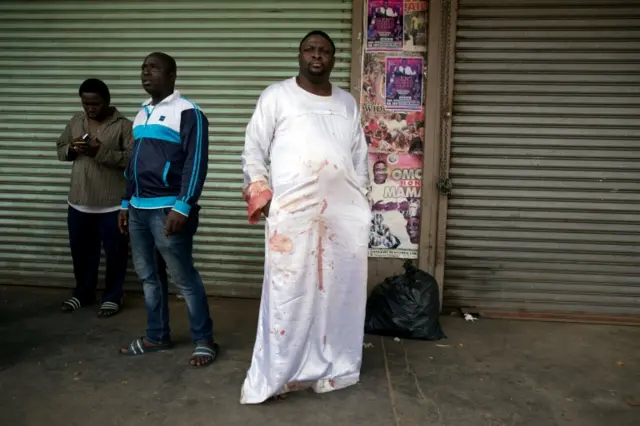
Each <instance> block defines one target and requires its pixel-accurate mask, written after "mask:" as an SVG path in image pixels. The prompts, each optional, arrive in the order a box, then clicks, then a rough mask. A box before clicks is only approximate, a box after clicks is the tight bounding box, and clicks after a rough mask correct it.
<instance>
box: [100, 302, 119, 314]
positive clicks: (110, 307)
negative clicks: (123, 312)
mask: <svg viewBox="0 0 640 426" xmlns="http://www.w3.org/2000/svg"><path fill="white" fill-rule="evenodd" d="M120 307H121V305H119V304H117V303H115V302H103V303H102V305H100V309H99V310H98V317H99V318H109V317H112V316H114V315H115V314H117V313H118V312H120Z"/></svg>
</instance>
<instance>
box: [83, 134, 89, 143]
mask: <svg viewBox="0 0 640 426" xmlns="http://www.w3.org/2000/svg"><path fill="white" fill-rule="evenodd" d="M82 140H83V141H84V143H91V136H89V133H86V134H85V135H84V136H83V137H82Z"/></svg>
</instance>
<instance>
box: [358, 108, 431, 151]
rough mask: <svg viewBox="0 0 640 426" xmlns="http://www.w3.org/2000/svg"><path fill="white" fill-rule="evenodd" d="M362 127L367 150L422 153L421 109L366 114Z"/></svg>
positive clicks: (422, 115)
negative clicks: (407, 111)
mask: <svg viewBox="0 0 640 426" xmlns="http://www.w3.org/2000/svg"><path fill="white" fill-rule="evenodd" d="M362 128H363V130H364V135H365V138H366V139H367V145H368V147H369V152H373V153H387V154H392V153H395V154H408V153H412V154H422V150H423V146H424V114H423V113H422V111H416V112H409V113H405V112H393V113H389V114H384V115H367V116H366V117H364V118H363V123H362Z"/></svg>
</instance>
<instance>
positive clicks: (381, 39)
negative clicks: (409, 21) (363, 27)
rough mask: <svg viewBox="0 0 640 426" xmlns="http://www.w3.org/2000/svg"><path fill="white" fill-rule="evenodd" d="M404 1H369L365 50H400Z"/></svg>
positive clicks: (402, 39)
mask: <svg viewBox="0 0 640 426" xmlns="http://www.w3.org/2000/svg"><path fill="white" fill-rule="evenodd" d="M403 45H404V0H369V1H368V6H367V50H402V46H403Z"/></svg>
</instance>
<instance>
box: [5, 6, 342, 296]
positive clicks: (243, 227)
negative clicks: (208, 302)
mask: <svg viewBox="0 0 640 426" xmlns="http://www.w3.org/2000/svg"><path fill="white" fill-rule="evenodd" d="M312 29H322V30H325V31H327V32H328V33H329V34H330V35H331V36H332V37H333V38H334V41H335V42H336V45H337V49H338V53H337V57H338V61H337V64H336V69H335V71H334V74H333V81H334V83H336V84H338V85H339V86H341V87H344V88H348V87H349V75H350V65H351V64H350V61H351V51H350V50H351V1H350V0H319V1H313V2H303V1H297V0H289V1H272V0H237V1H231V2H230V1H222V0H212V1H207V0H202V1H191V2H177V1H171V2H164V1H163V2H160V1H155V2H151V3H150V2H130V1H126V2H114V1H110V2H88V1H74V2H58V1H46V2H43V1H31V2H19V1H4V2H1V3H0V112H1V114H2V117H1V118H0V150H1V155H0V281H1V282H18V283H22V284H40V285H67V286H68V285H72V284H73V279H72V273H71V266H70V265H71V259H70V256H69V250H68V243H67V231H66V204H65V200H66V193H67V189H68V174H69V170H70V169H69V165H67V164H61V163H59V162H57V159H56V156H55V141H56V139H57V137H58V135H59V134H60V133H61V132H62V129H63V128H64V126H65V124H66V123H67V121H68V120H69V118H70V117H71V115H72V114H73V113H75V112H77V111H79V110H80V108H81V107H80V104H79V101H78V98H77V89H78V86H79V85H80V83H81V82H82V81H83V80H84V79H85V78H88V77H97V78H101V79H103V80H104V81H105V82H106V83H107V84H108V85H109V87H110V89H111V91H112V97H113V104H114V105H115V106H117V107H118V108H119V109H120V110H121V111H122V112H123V113H124V114H125V115H127V116H128V117H130V118H133V117H134V116H135V113H136V112H137V109H138V108H139V105H140V103H141V102H142V101H144V100H145V99H146V98H147V95H146V93H144V91H143V90H142V87H141V85H140V80H139V75H140V65H141V63H142V59H143V58H144V57H145V56H146V55H147V54H148V53H150V52H152V51H157V50H159V51H164V52H166V53H168V54H171V55H173V56H174V57H175V58H176V60H177V62H178V74H179V76H178V85H177V86H178V89H179V90H180V91H181V92H182V93H183V94H184V95H185V96H188V97H189V98H190V99H193V100H194V101H195V102H197V103H198V104H199V105H200V107H201V108H202V109H203V110H204V111H205V113H206V114H207V116H208V117H209V121H210V123H211V126H210V141H211V148H210V152H209V156H210V166H209V178H208V183H207V185H206V188H205V191H204V194H203V196H202V199H201V204H202V206H203V211H202V220H201V227H200V231H199V234H198V236H197V240H196V260H197V264H198V266H199V268H200V271H201V273H202V275H203V279H204V281H205V283H206V284H207V285H208V286H210V288H211V291H210V293H212V294H219V295H241V296H257V295H259V290H260V285H261V282H262V266H263V246H264V230H263V229H262V227H259V226H250V225H249V224H248V222H247V219H246V210H245V205H244V202H243V200H242V198H241V187H242V175H241V170H240V156H239V155H240V152H241V149H242V145H243V137H244V128H245V126H246V123H247V121H248V119H249V117H250V115H251V113H252V110H253V107H254V105H255V102H256V100H257V98H258V96H259V94H260V92H261V91H262V90H263V89H264V88H265V87H266V86H267V85H268V84H270V83H272V82H275V81H279V80H282V79H285V78H288V77H291V76H293V75H295V74H296V73H297V57H296V55H297V49H298V43H299V41H300V39H301V38H302V37H303V36H304V35H305V34H306V33H307V32H308V31H310V30H312ZM131 283H133V284H134V285H136V280H135V278H134V273H133V270H132V269H131Z"/></svg>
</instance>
